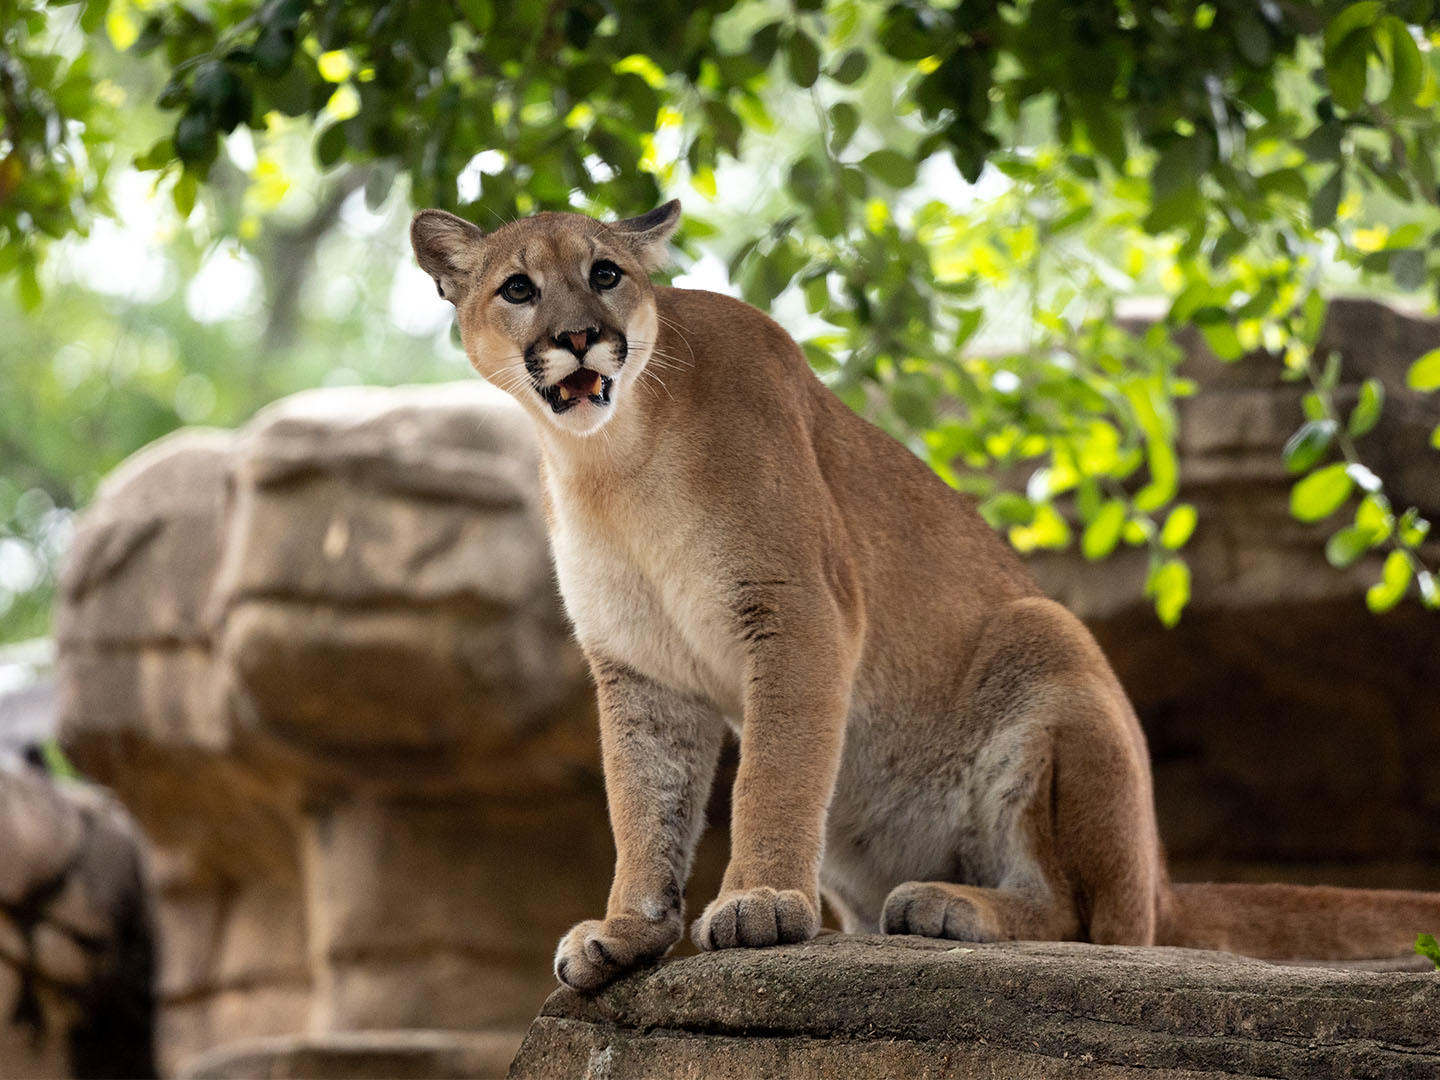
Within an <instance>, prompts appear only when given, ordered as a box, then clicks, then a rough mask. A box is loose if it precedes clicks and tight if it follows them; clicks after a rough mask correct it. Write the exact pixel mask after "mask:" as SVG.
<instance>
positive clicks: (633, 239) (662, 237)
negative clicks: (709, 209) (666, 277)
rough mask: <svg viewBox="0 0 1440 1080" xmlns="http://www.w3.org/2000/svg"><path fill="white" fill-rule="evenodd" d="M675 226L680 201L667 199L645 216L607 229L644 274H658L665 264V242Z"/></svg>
mask: <svg viewBox="0 0 1440 1080" xmlns="http://www.w3.org/2000/svg"><path fill="white" fill-rule="evenodd" d="M679 225H680V200H679V199H671V200H670V201H669V202H667V203H666V204H665V205H664V206H660V207H656V208H655V209H654V210H651V211H650V212H649V213H648V214H641V215H640V216H639V217H633V218H626V219H625V220H624V221H617V222H615V223H613V224H612V225H609V226H607V228H609V229H610V230H611V232H613V233H615V234H616V239H617V240H619V241H620V242H621V243H623V244H624V245H625V246H626V247H628V248H629V249H630V250H631V251H632V252H634V253H635V257H636V258H637V259H639V260H640V262H641V264H642V265H643V266H644V267H645V269H646V270H658V269H660V267H662V266H664V265H665V263H666V256H667V254H668V252H667V251H666V242H667V241H668V240H669V239H670V235H671V234H672V233H673V232H674V231H675V230H676V228H677V227H678V226H679Z"/></svg>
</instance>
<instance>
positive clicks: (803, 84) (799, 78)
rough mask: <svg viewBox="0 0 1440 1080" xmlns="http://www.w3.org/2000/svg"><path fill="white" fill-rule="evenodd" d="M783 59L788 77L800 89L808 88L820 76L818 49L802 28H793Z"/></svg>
mask: <svg viewBox="0 0 1440 1080" xmlns="http://www.w3.org/2000/svg"><path fill="white" fill-rule="evenodd" d="M785 59H786V62H787V64H788V66H789V68H790V78H791V80H792V81H793V82H794V83H795V85H796V86H798V87H800V88H801V89H809V88H810V87H811V86H813V85H815V80H816V79H817V78H819V77H820V50H819V48H818V47H817V46H816V45H815V41H814V39H813V38H811V37H810V35H809V34H807V33H805V31H804V30H799V29H797V30H795V32H794V33H792V34H791V35H790V42H789V44H788V45H787V46H786V50H785Z"/></svg>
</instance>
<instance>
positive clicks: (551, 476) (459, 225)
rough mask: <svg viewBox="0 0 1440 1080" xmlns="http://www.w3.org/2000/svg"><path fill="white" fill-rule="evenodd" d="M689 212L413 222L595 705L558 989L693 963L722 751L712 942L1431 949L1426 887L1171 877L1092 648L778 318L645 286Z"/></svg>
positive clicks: (960, 499) (1115, 692)
mask: <svg viewBox="0 0 1440 1080" xmlns="http://www.w3.org/2000/svg"><path fill="white" fill-rule="evenodd" d="M679 216H680V208H679V203H678V202H670V203H667V204H666V205H665V206H662V207H660V208H659V209H657V210H654V211H652V212H650V213H648V214H645V215H643V216H641V217H637V218H631V219H629V220H625V221H618V222H614V223H611V224H602V223H600V222H598V221H595V220H593V219H591V218H588V217H585V216H582V215H579V214H557V213H543V214H538V215H536V216H534V217H531V218H528V219H524V220H520V221H516V222H513V223H510V224H506V225H504V226H502V227H500V228H497V229H496V230H495V231H493V232H491V233H489V234H485V233H482V231H481V230H480V229H479V228H477V227H476V226H474V225H473V224H471V223H469V222H467V221H465V220H463V219H462V218H459V217H456V216H454V215H452V214H448V213H445V212H444V211H440V210H422V211H420V212H419V213H418V214H417V215H416V216H415V218H414V220H413V222H412V224H411V240H412V242H413V245H414V249H415V254H416V257H417V258H418V260H419V263H420V265H421V267H422V268H423V269H424V270H425V271H426V272H428V273H429V274H430V276H431V277H433V278H434V280H435V283H436V287H437V288H438V289H439V291H440V295H441V296H443V297H445V298H446V299H448V300H449V301H451V302H452V303H453V304H454V305H455V308H456V311H457V317H458V321H459V327H460V335H461V339H462V341H463V344H464V348H465V352H466V355H467V356H468V357H469V360H470V362H471V364H472V365H473V366H474V367H475V369H476V370H477V371H478V372H479V373H480V374H481V375H482V376H484V377H485V378H486V379H488V380H489V381H490V382H492V383H494V384H495V385H497V386H499V387H500V388H501V389H503V390H505V391H507V392H508V393H509V394H510V395H511V396H513V397H514V398H515V400H516V401H518V402H519V403H520V405H521V406H522V407H524V408H525V409H526V410H527V411H528V412H529V413H530V415H531V417H532V418H533V419H534V422H535V430H536V432H537V434H538V438H539V445H540V450H541V462H542V465H541V486H542V489H543V498H544V504H545V511H546V517H547V520H548V524H549V530H550V536H551V541H552V546H553V552H554V559H555V569H556V574H557V576H558V579H559V584H560V592H561V595H562V597H563V599H564V603H565V608H566V610H567V612H568V614H569V617H570V619H571V620H572V621H573V623H574V626H575V633H576V637H577V638H578V640H579V643H580V645H581V647H582V649H583V650H584V653H585V656H586V658H587V659H588V661H589V665H590V670H591V672H592V674H593V677H594V681H595V686H596V691H597V695H598V699H599V712H600V739H601V748H602V754H603V762H604V770H605V787H606V793H607V799H608V804H609V812H610V823H611V827H612V829H613V832H614V837H615V847H616V852H617V857H616V866H615V877H614V881H613V884H612V886H611V889H610V896H609V902H608V904H607V906H606V911H605V917H604V918H603V919H595V920H591V921H587V922H582V923H580V924H579V925H577V926H575V927H574V928H573V929H571V930H570V932H569V933H568V934H566V935H565V937H564V938H563V939H562V940H561V942H560V946H559V949H558V951H557V952H556V956H555V974H556V975H557V977H558V978H559V979H560V980H561V981H562V982H564V983H566V984H567V985H569V986H571V987H574V988H576V989H579V990H591V989H594V988H597V987H599V986H602V985H604V984H605V983H607V982H608V981H610V980H611V979H613V978H615V977H616V976H617V975H619V974H621V973H623V972H625V971H627V970H629V969H631V968H634V967H636V966H637V965H640V964H644V963H646V962H649V961H651V960H654V959H655V958H658V957H659V956H661V955H662V954H664V953H665V952H666V950H668V949H669V948H670V947H671V945H673V944H674V943H675V942H676V941H678V940H679V939H680V937H681V936H682V933H683V929H684V923H683V911H684V892H685V882H686V879H687V877H688V875H689V871H690V866H691V861H692V857H693V854H694V851H695V847H696V843H697V841H698V838H699V835H700V832H701V829H702V827H703V824H704V807H705V804H706V800H707V796H708V792H709V789H710V785H711V782H712V779H713V775H714V772H715V768H716V760H717V756H718V754H719V751H720V747H721V743H722V740H723V737H724V734H725V732H726V730H727V728H728V729H730V730H733V731H735V732H736V733H738V736H739V743H740V759H739V765H738V772H737V775H736V778H735V785H734V790H733V799H732V808H733V810H732V813H733V816H732V820H731V832H730V844H731V850H730V862H729V865H728V867H727V869H726V872H725V876H724V880H723V883H722V887H721V890H720V893H719V895H718V896H717V897H716V898H715V899H714V900H713V901H711V903H710V904H709V906H708V907H706V908H705V910H704V911H703V912H702V913H701V915H700V917H699V918H698V919H696V920H695V922H694V924H693V926H692V928H691V933H692V937H693V938H694V940H695V942H696V943H697V944H698V945H699V946H700V947H701V948H702V949H724V948H730V947H733V946H764V945H773V944H776V943H780V942H796V941H803V940H806V939H808V938H810V937H812V936H814V935H815V934H816V933H817V931H818V929H819V926H820V898H821V894H822V893H823V895H824V896H825V898H826V899H827V900H828V901H829V902H830V904H831V905H832V906H833V909H834V911H835V913H836V916H837V917H838V919H839V921H840V922H841V925H842V927H843V929H844V930H846V931H849V932H875V931H877V930H878V931H883V932H885V933H889V934H921V935H924V936H927V937H941V938H952V939H955V940H959V941H972V942H973V941H987V942H988V941H1000V940H1008V939H1041V940H1081V941H1092V942H1098V943H1119V944H1130V945H1150V944H1165V945H1183V946H1191V947H1198V948H1208V949H1222V950H1228V951H1233V952H1240V953H1245V954H1248V955H1251V956H1256V957H1262V958H1302V957H1309V958H1314V959H1342V958H1351V959H1353V958H1364V957H1372V956H1381V955H1386V956H1394V955H1398V954H1401V953H1404V952H1407V951H1408V949H1409V946H1410V942H1411V941H1413V939H1414V935H1415V932H1416V931H1417V930H1421V929H1426V928H1431V927H1436V926H1440V894H1429V893H1421V892H1400V891H1381V890H1351V889H1338V888H1329V887H1320V886H1293V885H1222V884H1194V885H1176V884H1171V883H1170V881H1169V879H1168V875H1167V873H1166V869H1165V863H1164V855H1163V852H1162V848H1161V843H1160V838H1159V836H1158V833H1157V829H1156V823H1155V809H1154V801H1153V795H1152V786H1151V776H1150V766H1149V760H1148V755H1147V750H1146V745H1145V738H1144V736H1143V734H1142V733H1141V729H1140V725H1139V722H1138V721H1137V719H1136V716H1135V713H1134V711H1133V709H1132V708H1131V706H1130V703H1129V702H1128V700H1127V699H1126V696H1125V693H1124V691H1123V690H1122V689H1121V687H1120V684H1119V682H1118V680H1117V679H1116V677H1115V675H1114V673H1113V672H1112V671H1111V669H1110V666H1109V664H1108V663H1107V662H1106V660H1105V657H1104V656H1103V655H1102V654H1101V651H1100V649H1099V647H1098V645H1097V644H1096V642H1095V640H1094V639H1093V638H1092V637H1091V635H1090V633H1089V632H1088V631H1087V630H1086V628H1085V627H1084V625H1083V624H1082V623H1081V622H1080V621H1079V620H1078V619H1077V618H1076V617H1075V616H1073V615H1072V614H1070V612H1068V611H1067V610H1066V609H1065V608H1063V607H1061V606H1060V605H1059V604H1057V603H1055V602H1053V601H1051V600H1049V599H1047V598H1046V597H1045V596H1043V595H1042V594H1041V593H1040V590H1039V589H1038V587H1037V586H1036V584H1035V582H1034V581H1033V580H1032V579H1031V577H1030V575H1029V574H1028V573H1027V571H1026V570H1025V568H1024V566H1023V565H1022V564H1021V562H1020V560H1019V559H1018V557H1017V556H1016V555H1015V554H1014V553H1013V552H1012V551H1011V550H1010V548H1009V546H1008V545H1007V544H1005V543H1004V542H1003V540H1001V539H1000V538H999V537H998V536H997V535H996V534H995V533H994V532H992V531H991V529H990V528H989V527H988V526H987V525H986V524H985V522H984V520H983V519H982V518H981V517H980V516H979V515H978V513H977V512H976V510H975V508H974V505H973V501H972V500H971V499H970V498H967V497H965V496H962V495H960V494H958V493H956V492H955V491H953V490H952V489H951V488H949V487H948V486H947V485H946V484H945V483H944V482H943V481H941V480H940V479H939V478H938V477H937V476H936V475H935V474H934V473H933V472H932V471H931V470H930V469H929V468H927V467H926V466H925V464H924V463H923V462H921V461H920V460H919V459H918V458H916V457H915V456H914V455H912V454H911V453H910V452H909V451H908V450H907V449H906V448H905V447H904V446H902V445H901V444H900V443H899V442H897V441H895V440H894V439H892V438H891V437H890V436H888V435H886V434H884V433H883V432H881V431H880V430H879V429H878V428H876V427H874V426H872V425H871V424H870V423H868V422H867V421H865V420H864V419H862V418H861V417H860V416H858V415H856V414H855V413H854V412H853V411H851V410H850V409H849V408H847V407H846V406H845V405H844V404H843V403H842V402H841V401H840V400H839V399H838V398H837V397H836V396H835V395H834V394H833V393H831V392H830V390H828V389H827V388H826V387H825V386H824V385H823V384H822V383H821V382H820V381H819V379H817V378H816V376H815V375H814V374H813V373H812V372H811V370H810V368H809V366H808V365H807V364H806V362H805V358H804V355H803V354H802V352H801V350H800V349H799V348H798V347H797V346H796V344H795V342H794V341H793V340H792V339H791V338H790V337H789V335H787V334H786V333H785V331H784V330H782V329H781V328H780V326H779V325H778V324H776V323H775V322H773V321H772V320H771V319H770V318H769V317H767V316H766V315H764V314H762V313H761V312H760V311H757V310H756V309H755V308H752V307H750V306H748V305H746V304H743V303H741V302H739V301H737V300H734V299H731V298H729V297H726V296H722V295H718V294H715V293H710V292H702V291H694V290H687V289H674V288H660V287H656V286H654V285H653V284H652V283H651V281H650V279H649V274H650V272H652V271H654V270H657V269H658V268H660V267H661V266H662V265H663V264H664V262H665V260H666V252H667V243H668V239H669V237H670V235H671V233H672V232H673V231H674V229H675V227H676V225H677V224H678V222H679Z"/></svg>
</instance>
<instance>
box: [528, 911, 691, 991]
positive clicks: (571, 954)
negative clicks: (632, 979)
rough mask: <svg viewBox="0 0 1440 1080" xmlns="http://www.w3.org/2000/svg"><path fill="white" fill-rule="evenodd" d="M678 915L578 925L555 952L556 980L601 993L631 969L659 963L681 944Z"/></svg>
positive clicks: (573, 986) (619, 918)
mask: <svg viewBox="0 0 1440 1080" xmlns="http://www.w3.org/2000/svg"><path fill="white" fill-rule="evenodd" d="M680 934H681V927H680V916H679V913H678V912H675V913H671V914H669V915H667V916H666V917H665V918H664V919H661V920H654V919H646V918H643V917H642V916H639V915H621V916H618V917H616V918H613V919H589V920H587V921H585V922H582V923H577V924H576V925H575V926H573V927H571V928H570V932H569V933H568V934H566V935H565V936H564V937H563V938H561V939H560V947H559V948H558V949H556V950H555V977H556V978H557V979H559V980H560V981H561V982H562V983H564V984H565V985H566V986H568V987H570V988H571V989H573V990H598V989H599V988H600V987H602V986H604V985H605V984H606V983H608V982H610V981H611V980H612V979H615V978H618V977H619V976H621V975H623V974H625V972H627V971H629V970H631V969H632V968H637V967H640V966H641V965H642V964H645V963H648V962H649V961H651V960H655V959H658V958H659V957H660V956H662V955H663V954H664V953H665V950H666V949H668V948H670V946H671V945H674V944H675V942H677V941H679V940H680Z"/></svg>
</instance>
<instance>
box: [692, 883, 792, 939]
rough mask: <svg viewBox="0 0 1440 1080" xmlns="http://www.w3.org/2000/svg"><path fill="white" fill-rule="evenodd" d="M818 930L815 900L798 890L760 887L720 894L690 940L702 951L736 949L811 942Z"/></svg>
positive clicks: (697, 921) (697, 924) (701, 919)
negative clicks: (739, 947) (793, 942)
mask: <svg viewBox="0 0 1440 1080" xmlns="http://www.w3.org/2000/svg"><path fill="white" fill-rule="evenodd" d="M819 930H820V912H819V910H818V905H817V904H816V902H815V901H813V900H811V899H810V898H809V897H808V896H806V895H805V894H804V893H802V892H800V891H799V890H798V889H769V888H764V887H761V888H758V889H742V890H741V891H739V892H730V893H721V894H720V895H719V896H717V897H716V898H715V899H714V900H713V901H711V903H710V906H709V907H707V908H706V909H705V911H704V913H703V914H702V915H701V916H700V918H698V919H696V920H695V925H694V926H692V927H691V928H690V937H691V938H692V939H693V940H694V942H695V944H696V945H698V946H700V948H702V949H733V948H735V947H736V946H737V945H738V946H750V947H754V946H763V945H784V944H787V943H789V942H792V941H809V940H810V939H811V938H813V937H814V936H815V935H816V933H818V932H819Z"/></svg>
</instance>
